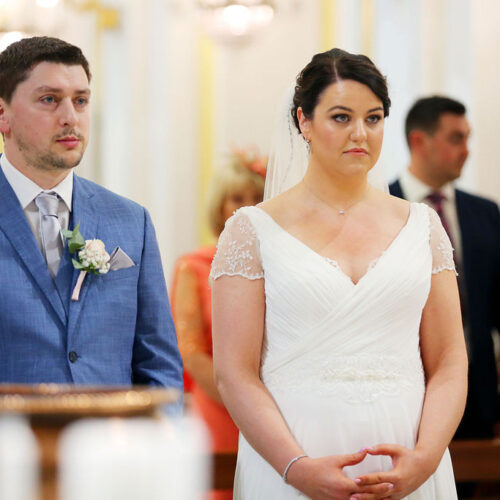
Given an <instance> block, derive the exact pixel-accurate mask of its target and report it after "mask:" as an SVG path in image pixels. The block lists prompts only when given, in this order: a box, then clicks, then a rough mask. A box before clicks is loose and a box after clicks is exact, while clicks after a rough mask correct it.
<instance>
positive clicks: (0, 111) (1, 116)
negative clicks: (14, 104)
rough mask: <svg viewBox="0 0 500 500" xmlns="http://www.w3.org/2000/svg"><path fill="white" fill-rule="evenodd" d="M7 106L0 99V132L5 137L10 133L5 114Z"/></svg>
mask: <svg viewBox="0 0 500 500" xmlns="http://www.w3.org/2000/svg"><path fill="white" fill-rule="evenodd" d="M7 107H8V105H7V104H6V102H5V101H4V100H3V99H1V98H0V132H1V133H2V134H3V135H5V134H8V133H9V132H10V125H9V117H8V113H7Z"/></svg>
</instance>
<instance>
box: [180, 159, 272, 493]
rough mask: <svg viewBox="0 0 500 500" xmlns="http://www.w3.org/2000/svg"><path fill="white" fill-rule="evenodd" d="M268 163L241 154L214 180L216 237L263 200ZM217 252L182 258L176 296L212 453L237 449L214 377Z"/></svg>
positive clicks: (188, 369)
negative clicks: (241, 211) (212, 281)
mask: <svg viewBox="0 0 500 500" xmlns="http://www.w3.org/2000/svg"><path fill="white" fill-rule="evenodd" d="M266 161H267V160H266V159H265V158H260V157H258V155H257V154H249V153H246V152H244V151H236V152H234V153H233V155H232V156H231V161H230V162H229V164H228V165H227V166H226V167H225V168H224V169H221V170H220V171H219V172H218V173H217V174H216V175H215V176H214V178H213V180H212V190H211V196H210V201H209V207H208V214H209V222H210V227H211V229H212V231H213V233H214V235H215V236H216V237H217V238H218V236H219V234H220V233H221V232H222V229H223V228H224V224H225V222H226V220H227V219H228V218H229V217H230V216H231V215H232V214H233V212H234V211H235V210H237V209H238V208H240V207H242V206H247V205H256V204H257V203H260V202H261V201H262V197H263V193H264V178H265V165H266ZM215 251H216V247H215V246H208V247H202V248H200V249H198V250H196V251H195V252H193V253H190V254H188V255H184V256H183V257H181V258H180V259H179V260H178V262H177V265H176V268H175V272H174V281H173V287H172V293H171V297H172V312H173V316H174V321H175V326H176V330H177V338H178V342H179V349H180V352H181V355H182V359H183V361H184V371H185V377H184V381H185V390H186V392H190V393H191V406H192V409H193V410H194V411H195V412H197V413H198V414H199V415H201V417H202V418H203V420H204V421H205V423H206V424H207V427H208V429H209V432H210V436H211V440H212V449H213V451H215V452H230V451H236V450H237V448H238V429H237V427H236V426H235V425H234V423H233V421H232V419H231V417H230V416H229V413H228V412H227V410H226V409H225V407H224V405H223V403H222V400H221V398H220V395H219V392H218V390H217V388H216V386H215V382H214V377H213V359H212V318H211V295H210V287H209V285H208V275H209V273H210V266H211V264H212V259H213V257H214V255H215ZM210 498H211V499H212V500H215V499H217V500H223V499H230V498H232V491H229V490H226V491H214V492H212V493H211V495H210Z"/></svg>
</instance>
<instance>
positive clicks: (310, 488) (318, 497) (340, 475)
mask: <svg viewBox="0 0 500 500" xmlns="http://www.w3.org/2000/svg"><path fill="white" fill-rule="evenodd" d="M367 454H368V451H367V449H363V450H360V451H358V452H356V453H352V454H350V455H331V456H328V457H321V458H310V457H304V458H302V459H300V460H299V461H297V462H296V463H295V464H293V466H292V467H290V470H289V472H288V474H287V482H288V483H289V484H291V485H292V486H294V487H295V488H297V489H298V490H300V491H301V492H303V493H304V494H305V495H307V497H308V498H311V499H312V500H348V499H349V500H350V499H353V500H354V499H358V498H359V499H363V500H365V499H366V500H379V499H387V498H392V497H391V496H390V495H391V492H392V491H393V485H392V484H391V483H389V482H379V483H375V482H374V481H372V482H371V484H367V485H364V486H360V485H358V484H356V482H355V481H354V480H353V479H350V478H348V477H347V476H346V475H345V474H344V472H343V468H344V467H348V466H352V465H356V464H359V463H361V462H362V461H363V460H364V459H365V458H366V456H367Z"/></svg>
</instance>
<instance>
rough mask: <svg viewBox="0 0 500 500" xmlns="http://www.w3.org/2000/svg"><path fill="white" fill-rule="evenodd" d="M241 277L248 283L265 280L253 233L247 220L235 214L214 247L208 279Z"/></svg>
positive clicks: (238, 213) (251, 226)
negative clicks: (214, 252) (214, 251)
mask: <svg viewBox="0 0 500 500" xmlns="http://www.w3.org/2000/svg"><path fill="white" fill-rule="evenodd" d="M221 276H242V277H244V278H247V279H249V280H256V279H260V278H263V277H264V270H263V269H262V264H261V260H260V253H259V244H258V238H257V234H256V232H255V229H254V227H253V225H252V223H251V222H250V220H249V219H248V217H247V216H246V215H245V214H243V213H241V212H236V213H235V214H234V215H233V216H232V217H230V218H229V219H228V220H227V222H226V225H225V228H224V231H222V233H221V235H220V238H219V242H218V244H217V253H216V254H215V257H214V260H213V262H212V269H211V271H210V279H211V280H216V279H217V278H220V277H221Z"/></svg>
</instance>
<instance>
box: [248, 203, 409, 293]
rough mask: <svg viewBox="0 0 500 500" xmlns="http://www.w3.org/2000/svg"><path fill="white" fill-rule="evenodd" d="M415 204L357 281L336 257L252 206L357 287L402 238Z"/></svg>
mask: <svg viewBox="0 0 500 500" xmlns="http://www.w3.org/2000/svg"><path fill="white" fill-rule="evenodd" d="M413 205H414V203H410V208H409V210H408V216H407V218H406V222H405V223H404V225H403V226H402V227H401V229H400V230H399V231H398V232H397V234H396V235H395V236H394V238H393V239H392V240H391V242H390V243H389V245H388V246H387V247H386V248H385V249H384V250H383V251H382V252H381V253H380V255H379V256H378V257H375V258H374V259H371V260H370V261H369V262H368V265H367V267H366V271H365V272H364V273H363V274H362V276H361V277H360V278H359V279H358V281H356V282H354V280H353V279H352V278H351V276H349V274H347V273H346V272H345V271H344V270H343V269H342V267H341V266H340V264H339V263H338V261H337V260H336V259H332V258H331V257H327V256H325V255H321V254H320V253H318V252H317V251H316V250H313V249H312V248H311V247H310V246H309V245H308V244H307V243H305V242H303V241H302V240H300V239H299V238H297V237H296V236H294V235H293V234H292V233H290V232H289V231H287V230H286V229H285V228H284V227H283V226H281V225H280V224H278V222H276V220H275V219H274V218H273V217H272V216H271V215H270V214H269V213H268V212H266V211H265V210H263V209H262V208H260V207H258V206H254V207H252V208H256V209H257V210H259V211H260V212H262V213H263V214H264V215H265V216H266V217H267V218H268V219H269V220H270V221H271V222H272V223H273V224H274V225H275V226H276V227H278V228H279V229H280V230H281V231H282V232H283V233H284V234H285V235H287V236H288V237H289V238H290V239H291V240H293V241H295V242H296V243H297V244H299V245H301V246H302V247H304V248H305V249H306V250H307V251H308V252H310V253H311V254H313V255H315V256H316V257H318V258H320V259H321V260H322V261H323V262H324V263H325V264H327V265H328V266H329V267H330V268H332V269H335V270H337V271H338V272H339V273H340V274H341V275H342V276H343V277H344V278H346V279H347V280H348V282H349V283H350V284H351V285H352V286H353V287H357V286H358V285H359V284H360V283H361V282H362V281H363V280H364V279H365V277H366V276H368V275H369V274H371V272H372V271H373V270H374V269H376V268H377V267H378V265H379V263H380V261H381V260H382V259H383V257H385V255H386V254H387V253H388V252H389V250H391V249H392V248H393V247H394V245H395V244H396V242H397V241H398V240H399V239H400V237H401V235H402V234H403V233H404V232H405V231H406V228H407V227H408V226H409V224H410V221H411V219H412V213H413V211H414V210H413Z"/></svg>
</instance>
